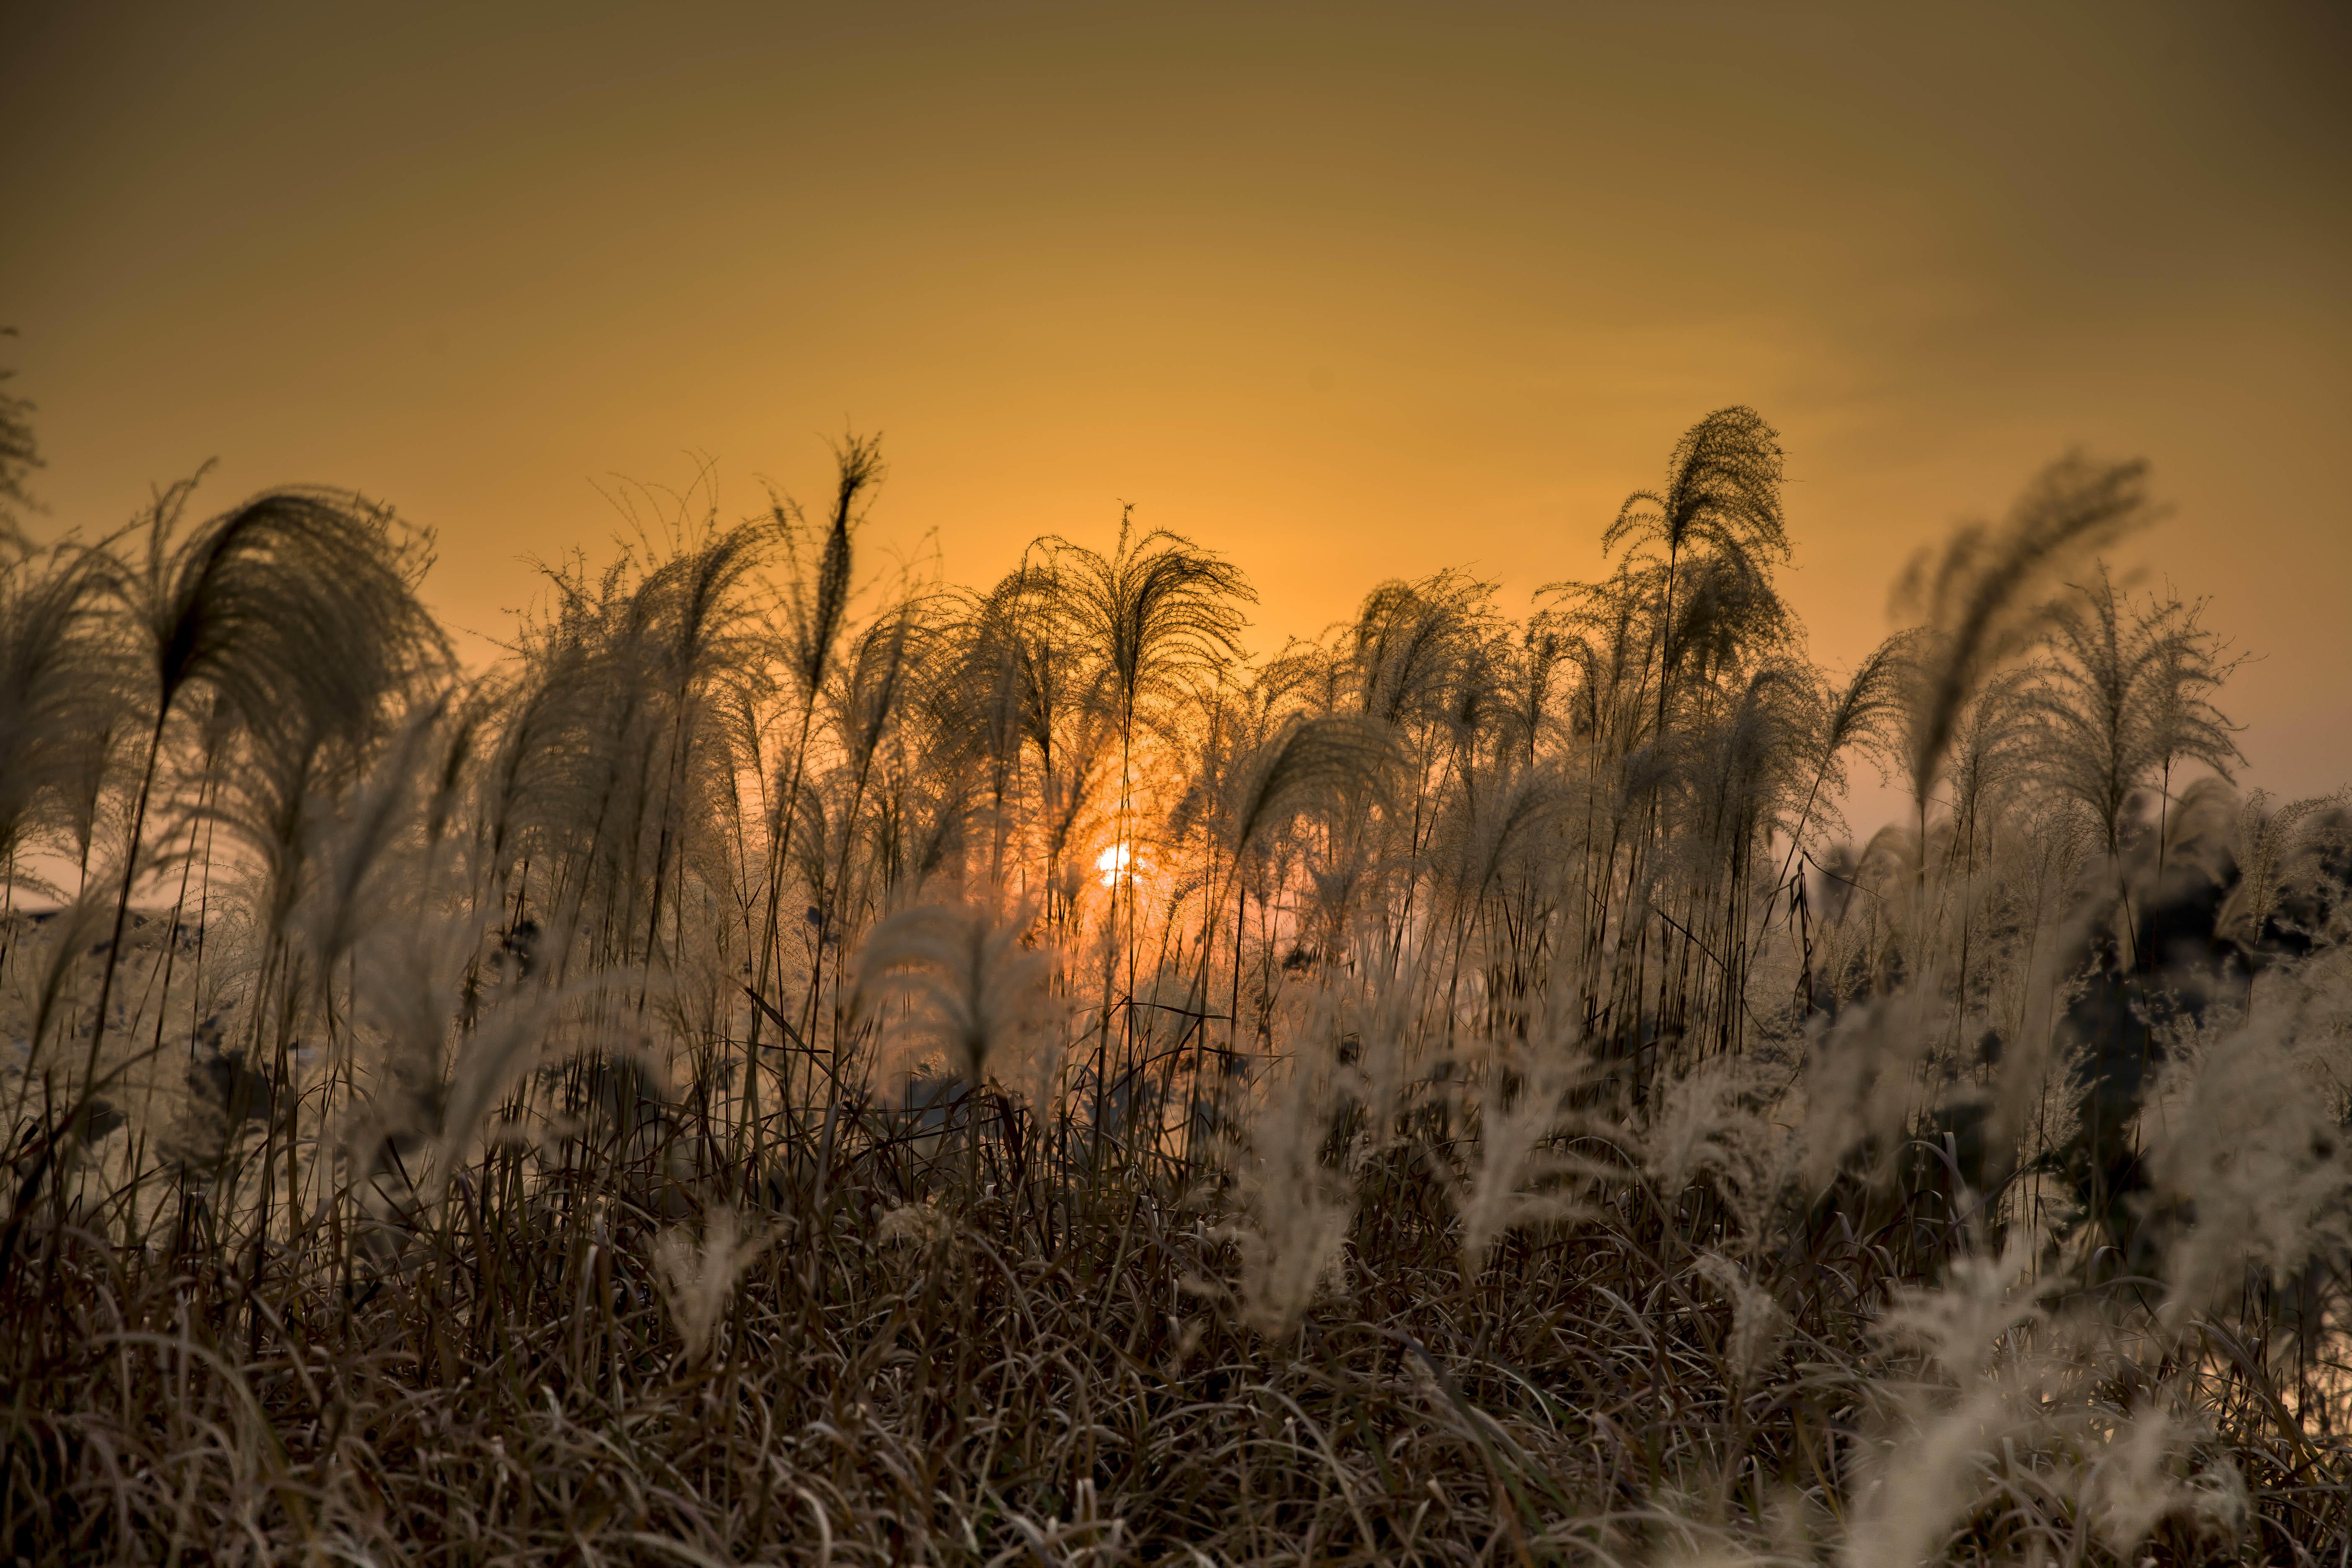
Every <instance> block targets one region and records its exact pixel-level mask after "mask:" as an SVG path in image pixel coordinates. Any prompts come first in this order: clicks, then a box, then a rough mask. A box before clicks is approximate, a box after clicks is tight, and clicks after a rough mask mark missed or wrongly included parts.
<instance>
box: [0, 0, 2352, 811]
mask: <svg viewBox="0 0 2352 1568" xmlns="http://www.w3.org/2000/svg"><path fill="white" fill-rule="evenodd" d="M2053 9H2057V8H2055V7H2050V6H2044V5H2032V6H2019V7H2014V8H1996V7H1936V8H1934V9H1932V10H1930V9H1929V8H1927V7H1904V8H1893V7H1885V6H1881V5H1856V6H1851V7H1827V8H1822V7H1804V8H1794V7H1763V6H1748V5H1738V6H1727V7H1721V8H1713V7H1700V6H1676V5H1622V6H1619V5H1586V6H1571V5H1548V6H1504V5H1485V6H1462V5H1447V6H1444V7H1439V6H1433V5H1430V6H1423V5H1415V6H1401V5H1400V6H1382V5H1349V6H1346V7H1328V8H1326V7H1318V6H1308V5H1281V6H1272V5H1248V6H1223V5H1182V6H1168V7H1161V8H1153V9H1146V8H1143V7H1139V6H1132V5H1118V6H1114V5H1083V6H1047V5H1004V4H992V5H837V6H825V7H805V6H796V5H758V6H751V5H746V6H740V7H723V6H676V7H664V8H662V9H660V10H658V11H653V10H647V11H645V12H635V11H628V10H624V9H621V8H617V7H605V6H600V5H583V4H570V5H561V6H555V5H551V6H546V7H541V8H530V7H522V6H502V7H484V6H464V7H456V6H451V7H442V6H434V5H414V4H410V5H398V6H393V5H334V6H320V5H287V6H279V7H268V6H249V5H205V6H185V5H172V6H167V5H155V6H124V5H91V4H83V5H51V6H46V7H38V8H36V7H31V6H26V5H22V4H19V3H17V0H7V3H6V4H5V5H0V149H5V151H0V321H5V322H13V323H14V324H16V325H17V326H18V327H19V328H21V329H22V331H23V337H22V339H21V340H20V341H18V342H15V343H12V344H8V345H6V347H5V349H0V353H8V354H10V355H11V356H12V357H13V359H14V361H15V363H17V364H18V365H19V366H20V367H21V371H22V374H20V375H19V377H18V378H17V380H16V383H15V384H14V390H16V391H20V392H22V393H24V394H26V395H29V396H31V397H33V398H35V399H36V400H37V402H38V403H39V405H40V412H39V414H38V416H37V428H38V430H39V432H40V435H41V437H42V440H43V443H44V446H45V448H46V451H47V457H48V459H49V467H48V468H47V471H45V472H44V473H42V474H39V475H37V476H36V480H35V482H36V485H37V489H38V490H39V492H40V493H41V494H42V496H43V497H44V498H45V499H46V500H47V501H48V503H49V508H50V510H49V515H48V517H47V519H46V520H45V522H44V526H45V527H47V528H49V529H53V530H62V529H65V528H68V527H75V528H79V529H82V530H84V531H97V530H101V529H104V528H107V527H110V526H111V525H114V524H117V523H119V522H121V521H125V520H126V519H127V518H128V517H129V516H130V515H131V513H132V511H133V510H135V509H136V508H137V507H138V505H139V504H140V503H141V502H142V500H143V499H144V498H145V497H146V495H147V494H148V491H149V487H150V486H151V484H152V483H153V482H156V481H162V480H168V479H173V478H175V477H178V476H180V475H184V474H185V473H188V472H189V471H191V470H193V469H194V468H195V467H196V466H197V465H198V464H200V463H202V462H203V461H204V460H205V459H206V458H214V457H217V458H220V466H219V468H218V469H217V470H216V473H215V478H214V479H212V480H211V481H210V483H209V485H208V489H207V494H208V495H209V497H210V499H211V500H212V501H213V502H214V503H215V505H226V504H227V503H229V502H231V501H233V500H236V499H237V498H238V497H239V496H240V495H242V494H243V493H245V492H247V491H249V490H252V489H257V488H259V487H261V486H264V485H266V484H269V483H274V482H278V481H285V480H316V481H322V482H330V483H335V484H340V485H349V486H354V487H357V488H360V489H365V490H367V491H369V492H370V493H372V494H374V495H377V496H379V497H382V498H384V499H387V500H392V501H394V503H396V504H397V505H398V506H399V507H400V508H401V509H402V510H404V511H405V512H406V513H408V514H409V515H411V516H413V517H415V518H416V519H417V520H419V521H425V522H427V523H430V524H432V525H434V526H436V528H437V529H438V530H439V531H440V535H441V564H440V566H439V568H438V570H437V571H436V574H435V575H434V577H433V579H432V581H431V583H430V584H429V589H428V597H429V598H430V599H431V600H432V601H433V602H434V603H435V604H436V605H437V606H438V607H439V609H440V610H441V611H442V613H443V614H444V615H445V616H448V617H449V618H451V619H453V620H454V621H456V622H457V623H458V624H459V625H461V626H466V627H469V628H473V629H475V630H478V631H481V632H487V633H493V634H495V633H497V632H499V629H500V627H501V626H502V622H503V616H502V612H503V611H505V610H507V609H509V608H512V607H515V606H518V605H521V604H523V603H524V602H526V601H527V600H528V599H530V597H531V596H532V595H533V594H534V591H535V590H534V578H533V574H532V572H531V569H530V566H529V564H528V563H527V562H526V560H525V558H526V557H530V556H540V557H553V556H555V555H557V554H558V553H560V552H562V551H563V550H564V549H566V548H567V547H569V546H572V545H573V544H583V545H586V546H588V547H589V548H590V550H591V551H592V553H595V554H602V553H604V552H607V551H608V549H609V542H610V540H611V538H612V536H613V535H614V532H615V531H617V530H619V529H621V528H622V527H624V526H625V524H624V521H623V520H622V518H621V516H620V514H619V513H618V512H617V511H616V510H614V507H613V505H612V504H611V503H610V502H609V501H608V500H607V499H606V498H605V497H604V496H601V495H600V494H599V491H598V487H599V486H602V487H604V489H606V490H607V491H610V490H611V489H613V488H614V476H623V477H625V478H627V479H634V480H639V481H645V482H646V483H650V484H655V485H664V484H667V485H673V486H676V485H684V484H686V483H687V482H688V481H690V480H692V479H693V478H694V477H695V475H696V473H697V472H698V462H699V458H698V457H697V454H707V455H708V457H709V458H710V459H711V460H713V461H714V462H715V464H716V472H717V475H718V483H719V491H720V505H721V510H722V511H723V512H725V513H726V514H728V515H730V516H732V515H736V514H740V513H742V512H746V511H749V510H754V509H755V508H756V507H758V506H759V505H760V504H761V488H760V481H761V479H762V478H763V477H765V478H772V479H773V480H775V481H776V482H777V483H778V484H780V485H782V487H784V488H786V489H798V490H800V491H801V492H803V493H804V494H812V495H814V494H815V493H816V492H819V491H821V490H822V489H823V488H824V481H825V479H826V475H827V469H828V461H827V458H826V456H825V451H824V444H823V439H822V437H824V435H826V434H829V433H838V432H839V431H840V430H842V429H843V428H844V427H845V424H855V425H856V426H858V427H859V428H868V429H870V428H876V427H878V428H880V429H882V430H884V431H885V432H887V449H888V452H889V455H890V459H891V468H892V473H891V479H890V481H889V484H888V486H887V489H886V490H885V492H884V494H883V497H882V500H881V503H880V505H879V507H878V509H877V512H876V514H875V524H876V526H875V531H874V532H873V534H872V535H871V536H870V539H871V542H873V543H874V544H876V545H877V546H892V547H895V548H897V549H898V551H900V552H903V553H904V554H906V555H907V556H908V557H909V558H919V557H923V556H924V555H925V553H926V552H927V551H928V550H929V549H931V548H934V546H931V545H927V544H926V542H925V541H926V539H927V538H933V537H935V548H936V551H937V552H938V554H939V555H940V557H943V561H942V562H941V564H943V566H944V569H945V571H946V572H947V574H949V575H950V577H952V578H956V579H960V580H964V581H971V582H979V581H982V580H984V579H987V578H990V577H992V576H993V575H994V574H996V573H998V572H1000V571H1002V570H1003V568H1005V567H1006V566H1008V565H1009V564H1011V563H1012V562H1013V559H1014V556H1015V553H1016V552H1017V550H1018V548H1019V546H1020V544H1021V543H1022V542H1024V541H1025V540H1027V539H1028V538H1030V537H1031V536H1032V535H1034V534H1035V533H1038V532H1041V531H1061V532H1066V533H1069V534H1072V535H1073V536H1076V537H1078V538H1080V539H1083V540H1087V541H1088V542H1096V543H1107V542H1108V538H1109V535H1110V533H1111V531H1112V530H1113V529H1114V528H1115V526H1116V523H1117V520H1118V508H1119V503H1120V501H1121V500H1128V501H1132V502H1134V503H1135V504H1136V507H1137V516H1138V519H1139V521H1142V522H1145V523H1150V524H1161V525H1165V526H1168V527H1171V528H1174V529H1177V530H1179V531H1183V532H1186V533H1190V534H1192V535H1193V536H1194V537H1196V538H1198V539H1200V540H1201V541H1202V542H1205V543H1208V544H1212V545H1214V546H1216V547H1218V548H1220V549H1223V550H1225V551H1228V552H1231V553H1232V554H1233V555H1234V556H1235V557H1236V558H1237V559H1238V560H1239V561H1240V562H1241V563H1243V564H1244V566H1245V567H1246V568H1247V569H1248V570H1249V571H1250V573H1251V574H1253V576H1254V577H1255V580H1256V582H1257V584H1258V585H1259V587H1260V589H1261V591H1262V593H1263V595H1264V600H1265V602H1264V605H1263V608H1262V612H1261V615H1260V616H1259V629H1258V631H1257V633H1256V634H1255V637H1256V640H1257V643H1258V644H1259V646H1261V647H1276V646H1278V645H1279V644H1280V642H1281V640H1282V638H1283V637H1284V636H1286V635H1287V634H1289V633H1292V632H1298V633H1312V632H1314V631H1316V630H1318V629H1319V628H1320V627H1321V626H1323V625H1324V624H1326V623H1327V622H1328V621H1330V620H1331V619H1334V618H1336V617H1338V616H1343V615H1345V614H1347V613H1348V612H1349V610H1350V609H1351V608H1352V606H1353V605H1354V604H1355V602H1356V601H1357V599H1358V598H1359V597H1360V595H1361V594H1362V593H1363V592H1364V590H1366V589H1367V588H1369V587H1370V586H1371V585H1372V584H1373V583H1374V582H1375V581H1376V580H1377V579H1379V578H1381V577H1383V576H1389V575H1395V574H1420V573H1423V572H1426V571H1429V570H1432V569H1433V568H1435V567H1438V566H1441V565H1446V564H1466V565H1469V566H1471V567H1473V568H1475V570H1477V571H1479V572H1481V573H1482V574H1487V575H1490V576H1492V577H1494V578H1496V579H1497V580H1498V581H1499V582H1500V583H1501V584H1502V585H1503V588H1504V591H1505V592H1504V602H1505V604H1506V605H1507V606H1508V607H1510V608H1513V609H1515V610H1517V609H1522V608H1524V607H1525V604H1526V594H1527V591H1528V589H1529V588H1531V587H1533V586H1534V585H1535V584H1538V583H1542V582H1546V581H1549V580H1553V579H1556V578H1560V577H1566V576H1584V575H1591V574H1595V573H1597V572H1598V571H1599V570H1600V567H1601V562H1600V558H1599V555H1598V552H1597V543H1598V536H1599V532H1600V530H1601V527H1602V526H1603V525H1604V524H1605V523H1606V522H1607V521H1608V520H1609V518H1610V516H1611V515H1612V512H1613V510H1614V509H1615V506H1616V504H1617V502H1618V500H1620V499H1621V497H1622V495H1623V493H1624V492H1625V491H1626V490H1628V489H1633V488H1634V487H1636V486H1640V485H1645V484H1650V483H1653V482H1654V481H1655V480H1656V479H1657V478H1658V477H1659V474H1660V472H1661V470H1662V468H1663V464H1664V459H1665V457H1666V454H1667V452H1668V450H1669V448H1670V447H1672V445H1673V443H1674V441H1675V437H1677V436H1678V435H1680V434H1681V432H1682V431H1683V429H1684V428H1685V426H1688V425H1689V424H1691V423H1692V422H1693V421H1694V420H1696V418H1698V417H1699V416H1701V415H1703V414H1705V413H1706V412H1707V411H1708V410H1709V409H1712V408H1715V407H1717V406H1719V405H1723V404H1726V403H1732V402H1745V403H1750V404H1753V405H1756V406H1757V407H1758V408H1759V409H1760V410H1761V411H1762V412H1763V413H1764V414H1765V416H1767V417H1768V418H1769V419H1770V420H1771V421H1773V423H1774V424H1776V425H1777V426H1779V427H1780V430H1781V432H1782V434H1783V437H1784V438H1785V443H1786V445H1787V447H1788V449H1789V453H1790V476H1791V484H1790V491H1789V503H1790V525H1791V531H1792V533H1793V535H1794V537H1795V540H1796V542H1797V548H1798V562H1799V565H1800V568H1801V570H1800V572H1799V573H1798V574H1797V575H1796V576H1795V577H1794V578H1793V579H1792V580H1791V584H1790V585H1791V587H1792V590H1793V597H1794V600H1795V602H1796V604H1797V605H1799V607H1800V608H1801V611H1802V613H1803V615H1804V616H1805V617H1806V619H1807V622H1808V624H1809V626H1810V627H1811V633H1812V641H1813V646H1814V648H1815V651H1816V652H1817V653H1818V654H1820V655H1822V656H1823V657H1825V658H1828V659H1830V660H1831V661H1832V662H1840V663H1842V662H1847V661H1851V660H1852V659H1853V658H1856V657H1858V656H1859V655H1860V654H1861V652H1862V651H1864V649H1865V648H1866V647H1868V646H1869V644H1870V643H1871V642H1872V641H1873V640H1874V638H1875V637H1877V636H1878V635H1879V634H1880V633H1881V632H1882V631H1883V630H1884V629H1885V626H1886V619H1885V611H1886V600H1887V584H1888V583H1889V582H1890V580H1891V579H1892V578H1893V576H1894V575H1895V574H1896V573H1897V572H1898V571H1899V569H1900V568H1901V566H1902V564H1903V563H1905V561H1906V560H1907V559H1908V557H1909V556H1910V554H1911V552H1913V551H1914V550H1916V548H1917V547H1919V546H1920V545H1921V544H1923V543H1925V542H1929V541H1930V540H1933V539H1935V538H1937V537H1939V536H1940V535H1941V533H1942V532H1943V531H1944V530H1945V529H1946V528H1947V527H1948V524H1949V523H1950V522H1951V521H1953V519H1955V518H1956V517H1958V516H1960V515H1962V514H1965V513H1970V512H1981V511H1986V510H1998V509H1999V508H2000V506H2001V505H2002V504H2004V503H2005V501H2006V500H2007V499H2008V497H2009V496H2010V495H2011V493H2012V492H2013V491H2014V489H2016V487H2017V486H2018V485H2019V483H2020V482H2021V480H2022V479H2024V478H2025V477H2026V476H2027V475H2028V474H2029V473H2030V472H2031V471H2032V469H2033V468H2036V467H2037V466H2039V465H2040V464H2041V463H2042V462H2043V461H2044V460H2046V459H2047V458H2050V457H2052V456H2053V455H2055V454H2056V453H2057V452H2058V451H2060V450H2061V449H2063V447H2066V446H2068V445H2069V444H2072V443H2076V442H2080V443H2083V444H2085V445H2087V446H2088V447H2091V448H2092V449H2093V450H2094V451H2095V452H2098V453H2103V454H2107V455H2115V456H2125V455H2144V456H2147V457H2148V458H2152V459H2153V460H2154V462H2155V464H2156V484H2157V488H2158V491H2159V492H2160V493H2161V494H2162V495H2163V496H2164V497H2166V498H2167V499H2168V500H2169V501H2170V502H2171V503H2172V505H2173V508H2174V514H2173V519H2172V521H2169V522H2168V523H2167V524H2166V525H2165V526H2164V527H2163V528H2162V529H2161V530H2160V531H2158V532H2157V533H2155V534H2153V535H2150V536H2149V537H2148V538H2147V540H2146V541H2145V542H2143V544H2142V545H2141V546H2140V547H2139V548H2138V549H2137V550H2136V551H2134V552H2132V553H2133V556H2134V557H2135V558H2136V559H2139V560H2144V561H2146V562H2148V563H2153V564H2154V566H2155V567H2156V569H2157V570H2158V571H2160V572H2162V573H2164V574H2168V575H2169V576H2170V577H2171V579H2172V581H2173V582H2174V584H2176V586H2178V587H2179V589H2180V590H2181V591H2182V592H2183V593H2185V594H2192V595H2194V594H2201V595H2211V597H2212V600H2213V605H2212V609H2211V612H2210V616H2211V619H2212V621H2213V622H2214V623H2215V624H2217V625H2218V626H2221V628H2223V629H2224V630H2225V631H2227V632H2228V633H2230V634H2231V636H2232V637H2235V639H2236V640H2237V642H2238V644H2239V645H2240V646H2241V647H2242V648H2244V649H2246V650H2248V651H2251V652H2253V653H2256V654H2259V655H2261V656H2262V662H2260V663H2257V664H2254V665H2252V666H2251V667H2249V668H2247V669H2246V670H2245V671H2244V672H2243V674H2242V676H2241V678H2240V679H2239V680H2238V682H2237V683H2236V685H2235V686H2234V687H2233V696H2232V699H2231V700H2230V702H2229V704H2228V705H2229V706H2230V707H2231V709H2232V710H2233V711H2234V712H2235V713H2236V714H2237V716H2238V717H2239V718H2241V719H2242V721H2245V722H2246V723H2247V724H2248V725H2249V726H2250V732H2249V733H2248V734H2247V735H2246V736H2245V737H2244V738H2243V739H2244V742H2245V749H2246V751H2247V752H2248V753H2249V755H2250V756H2251V758H2252V761H2253V763H2254V768H2253V771H2252V775H2251V776H2252V782H2254V783H2257V784H2265V785H2268V786H2270V787H2273V788H2274V789H2279V790H2284V791H2295V792H2310V791H2314V790H2317V789H2321V788H2326V787H2331V786H2333V785H2334V784H2337V783H2340V782H2343V781H2345V780H2346V779H2347V778H2352V691H2347V679H2346V677H2347V672H2352V489H2347V485H2346V483H2345V482H2344V480H2343V479H2342V478H2340V477H2339V476H2340V475H2341V474H2342V472H2343V470H2344V469H2345V468H2346V467H2347V441H2352V437H2347V430H2352V417H2347V416H2352V307H2348V306H2347V297H2346V284H2347V279H2352V233H2347V230H2352V204H2347V196H2352V179H2347V173H2348V172H2352V114H2347V108H2346V104H2347V98H2352V94H2347V91H2346V88H2345V84H2346V82H2347V66H2352V49H2347V28H2346V26H2345V25H2344V24H2343V23H2342V22H2341V21H2340V20H2337V19H2335V18H2333V17H2331V16H2329V15H2328V14H2327V13H2326V11H2324V10H2322V9H2321V8H2319V7H2316V6H2313V7H2294V6H2262V5H2200V6H2196V7H2188V6H2173V5H2154V4H2133V5H2113V6H2102V5H2083V6H2070V7H2066V8H2064V9H2065V10H2066V12H2067V16H2066V19H2064V20H2063V21H2061V20H2053V18H2052V17H2051V16H2047V15H2045V14H2044V13H2045V12H2048V11H2051V10H2053ZM882 559H883V553H882V552H881V551H878V550H877V551H876V552H869V554H868V556H867V560H868V562H869V563H877V564H878V563H880V561H881V560H882ZM475 647H476V650H477V651H478V652H487V651H488V647H487V645H486V644H476V645H475Z"/></svg>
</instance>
